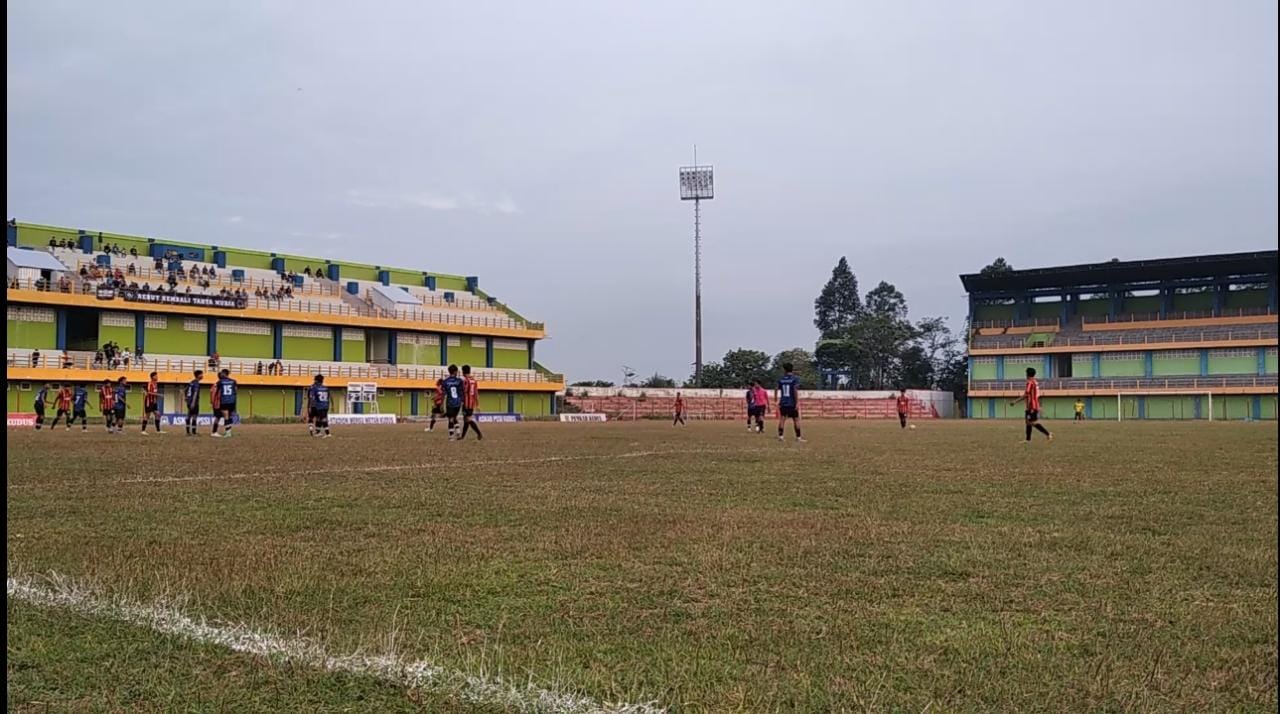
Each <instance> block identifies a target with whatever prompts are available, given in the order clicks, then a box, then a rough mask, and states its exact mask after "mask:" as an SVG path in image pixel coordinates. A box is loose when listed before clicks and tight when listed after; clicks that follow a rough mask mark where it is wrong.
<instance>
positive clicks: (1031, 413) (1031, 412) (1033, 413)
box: [1027, 409, 1040, 421]
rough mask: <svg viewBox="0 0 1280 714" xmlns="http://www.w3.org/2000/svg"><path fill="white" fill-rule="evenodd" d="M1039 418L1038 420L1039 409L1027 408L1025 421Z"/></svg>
mask: <svg viewBox="0 0 1280 714" xmlns="http://www.w3.org/2000/svg"><path fill="white" fill-rule="evenodd" d="M1039 420H1040V410H1039V409H1028V410H1027V421H1039Z"/></svg>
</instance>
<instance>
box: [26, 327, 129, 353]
mask: <svg viewBox="0 0 1280 714" xmlns="http://www.w3.org/2000/svg"><path fill="white" fill-rule="evenodd" d="M6 334H7V335H8V337H7V339H6V340H5V342H6V344H8V345H9V346H10V347H26V348H36V347H39V348H40V349H53V348H54V346H55V345H57V344H58V324H57V323H56V322H23V321H18V320H9V326H8V330H7V333H6ZM122 344H123V343H122Z"/></svg>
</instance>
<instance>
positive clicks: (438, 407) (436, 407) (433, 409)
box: [431, 404, 444, 414]
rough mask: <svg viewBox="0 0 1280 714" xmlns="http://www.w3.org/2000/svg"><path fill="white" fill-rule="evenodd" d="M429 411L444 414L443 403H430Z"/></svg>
mask: <svg viewBox="0 0 1280 714" xmlns="http://www.w3.org/2000/svg"><path fill="white" fill-rule="evenodd" d="M431 413H432V414H444V405H443V404H432V405H431Z"/></svg>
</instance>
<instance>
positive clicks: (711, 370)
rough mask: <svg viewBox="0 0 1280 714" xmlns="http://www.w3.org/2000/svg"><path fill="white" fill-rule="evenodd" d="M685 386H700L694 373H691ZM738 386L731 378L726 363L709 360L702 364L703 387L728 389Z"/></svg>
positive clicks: (691, 387)
mask: <svg viewBox="0 0 1280 714" xmlns="http://www.w3.org/2000/svg"><path fill="white" fill-rule="evenodd" d="M683 386H684V388H685V389H693V388H694V387H696V386H698V383H697V381H696V380H694V378H693V375H689V378H688V379H686V380H685V382H684V385H683ZM736 386H738V385H736V384H734V383H733V380H732V379H730V377H729V375H728V373H727V371H726V370H725V368H724V365H722V364H720V363H719V362H707V363H705V364H703V365H702V388H703V389H727V388H729V387H736Z"/></svg>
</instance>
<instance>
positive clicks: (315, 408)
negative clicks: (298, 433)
mask: <svg viewBox="0 0 1280 714" xmlns="http://www.w3.org/2000/svg"><path fill="white" fill-rule="evenodd" d="M307 404H308V405H310V406H308V411H309V412H310V414H311V424H312V427H311V428H312V429H313V430H314V433H316V434H319V436H320V438H321V439H327V438H329V437H330V436H333V434H330V433H329V388H328V387H326V386H324V375H323V374H317V375H316V379H315V382H313V383H312V384H311V386H310V387H307Z"/></svg>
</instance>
